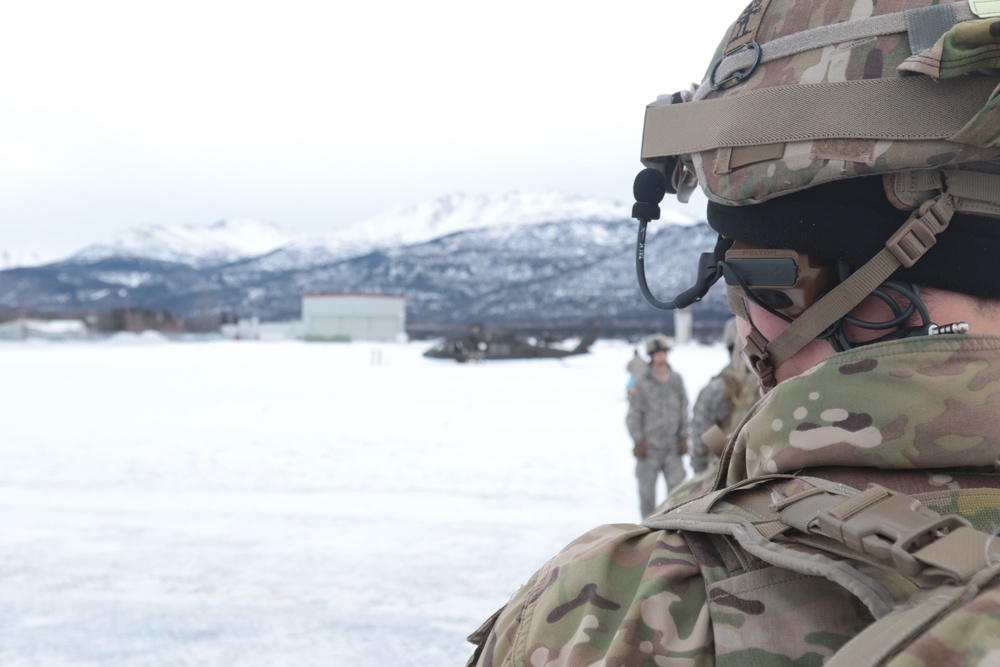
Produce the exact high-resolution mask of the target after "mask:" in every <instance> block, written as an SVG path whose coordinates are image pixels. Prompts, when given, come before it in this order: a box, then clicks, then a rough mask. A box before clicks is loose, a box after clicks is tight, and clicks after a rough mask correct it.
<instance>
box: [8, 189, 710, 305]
mask: <svg viewBox="0 0 1000 667" xmlns="http://www.w3.org/2000/svg"><path fill="white" fill-rule="evenodd" d="M628 213H630V209H628V208H626V207H625V206H624V205H621V204H617V203H614V202H606V201H601V200H594V199H588V198H576V199H575V200H570V199H567V198H565V197H562V196H560V195H556V194H550V195H545V196H525V195H517V196H512V195H498V196H491V197H486V196H484V197H467V196H464V195H463V196H455V195H451V196H448V197H444V198H439V199H438V200H435V202H431V203H429V204H426V205H424V206H417V207H410V208H409V209H401V210H397V211H393V212H390V213H388V214H386V216H382V217H381V218H375V219H374V220H376V222H371V221H369V222H367V223H362V224H360V225H357V226H354V227H355V228H353V229H347V230H338V232H331V233H330V234H328V235H323V236H322V237H319V238H318V239H317V237H304V236H302V235H295V234H293V233H288V232H286V231H284V230H281V229H280V228H279V227H277V226H276V225H274V224H273V223H267V222H260V221H247V220H242V221H240V222H238V223H234V222H228V221H220V222H219V223H216V225H214V226H213V227H212V228H209V235H208V236H204V237H197V234H196V233H192V232H191V231H190V229H188V230H186V231H185V230H184V229H183V228H182V233H179V232H177V230H176V229H175V230H166V231H165V230H164V229H163V228H160V229H159V230H156V231H157V233H158V234H159V235H157V234H151V235H149V236H143V235H142V234H139V233H136V234H133V235H132V236H129V237H126V239H125V240H123V241H122V242H120V243H119V244H118V245H117V246H115V245H114V244H105V245H103V246H100V245H99V246H91V247H88V248H87V249H84V250H82V251H80V252H78V253H75V254H74V255H72V256H71V257H69V258H67V259H65V260H63V261H62V262H56V263H52V264H48V265H44V266H38V267H20V268H16V269H9V270H6V271H0V310H2V311H8V312H10V311H18V312H23V311H31V312H90V311H97V310H110V309H115V308H137V307H138V308H145V309H153V310H158V309H169V310H170V311H171V312H172V313H175V314H178V315H180V316H181V317H184V318H198V317H200V318H208V319H212V318H214V319H216V320H218V319H220V318H223V317H225V318H228V317H251V316H255V317H259V318H260V319H262V320H267V319H290V318H297V317H299V308H300V300H301V295H302V294H304V293H316V292H369V293H392V294H404V295H405V296H406V298H407V318H408V321H410V322H415V323H434V322H436V323H461V322H471V321H495V322H504V321H521V322H524V321H534V322H539V323H546V322H548V323H556V322H559V323H568V322H571V321H581V320H589V321H594V320H597V319H605V320H619V321H625V320H628V321H632V320H637V321H650V320H655V319H657V318H660V319H662V318H664V317H669V316H668V315H666V314H664V313H661V312H659V311H655V310H654V309H652V307H650V306H648V305H647V304H646V303H645V302H644V301H643V299H642V297H641V296H640V295H639V293H638V289H637V287H636V282H635V275H634V264H633V261H634V260H633V257H634V245H635V231H636V223H635V221H634V220H631V219H630V218H629V217H627V214H628ZM664 213H665V214H667V215H665V216H664V217H665V218H666V220H664V221H657V222H655V223H654V224H653V225H651V226H650V227H651V228H650V230H649V232H648V233H647V246H648V250H647V258H648V272H649V280H650V284H651V285H653V286H654V291H655V292H657V293H658V294H659V293H662V295H663V296H665V297H667V298H669V297H671V296H672V295H673V294H676V293H678V292H680V291H682V290H683V289H685V288H686V287H688V286H690V285H691V284H692V282H693V280H694V271H695V266H696V260H697V257H698V255H699V254H700V253H701V252H706V251H709V250H711V247H712V246H713V245H714V239H715V233H714V232H712V231H711V230H710V229H709V228H708V226H707V224H705V223H704V222H698V221H696V220H695V219H694V218H690V217H687V216H684V215H682V214H679V213H676V212H672V211H669V210H668V211H664ZM379 219H382V222H381V223H379V222H378V220H379ZM234 229H240V230H242V233H243V236H244V237H245V238H241V239H240V240H239V243H240V244H242V245H238V244H235V243H230V244H228V245H227V243H225V242H224V241H225V240H226V239H231V238H233V230H234ZM164 234H168V235H169V234H173V236H172V237H171V238H172V239H173V240H175V241H176V242H173V241H168V240H164V238H165V237H164V236H163V235H164ZM205 238H208V239H211V242H202V241H203V239H205ZM177 239H180V240H177ZM220 239H221V240H220ZM143 243H151V244H152V251H150V252H144V251H143V250H142V247H143V245H142V244H143ZM262 249H263V250H265V252H263V253H261V254H254V253H255V252H257V251H259V250H262ZM705 301H706V302H705V303H704V304H698V305H696V308H701V309H703V310H705V312H706V313H708V312H711V313H714V312H715V311H716V310H719V309H720V307H721V308H722V309H724V308H725V304H724V298H722V299H720V298H719V297H718V295H717V291H716V292H715V293H710V295H709V297H707V298H706V300H705ZM720 312H721V311H720ZM713 317H714V315H713Z"/></svg>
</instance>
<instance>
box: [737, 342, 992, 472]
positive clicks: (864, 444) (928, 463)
mask: <svg viewBox="0 0 1000 667" xmlns="http://www.w3.org/2000/svg"><path fill="white" fill-rule="evenodd" d="M727 454H729V453H728V452H727ZM730 456H731V459H730V463H729V472H728V480H727V481H728V483H730V484H732V483H734V482H736V481H739V480H741V479H745V478H747V477H754V476H759V475H765V474H769V473H790V472H794V471H797V470H800V469H802V468H815V467H822V466H852V467H866V468H880V469H907V470H913V469H928V468H959V467H977V468H979V467H989V468H993V467H994V466H995V465H996V464H997V460H998V458H1000V336H933V337H931V336H927V337H921V338H913V339H907V340H899V341H891V342H887V343H879V344H875V345H870V346H866V347H861V348H858V349H855V350H851V351H848V352H843V353H840V354H835V355H833V356H831V357H828V358H827V359H825V360H824V361H822V362H820V363H819V364H817V365H816V366H814V367H813V368H811V369H810V370H808V371H806V372H805V373H804V374H802V375H800V376H798V377H795V378H792V379H789V380H786V381H784V382H782V383H781V384H780V385H778V386H777V387H776V388H775V389H774V390H773V391H771V392H770V393H769V394H768V395H767V396H765V397H764V398H763V399H761V401H760V402H759V403H758V404H757V406H756V407H755V409H754V410H753V411H752V412H751V415H750V416H749V417H748V418H747V419H746V420H745V421H744V423H743V427H742V428H741V430H740V432H739V434H738V435H737V437H736V441H735V443H733V444H732V452H731V454H730Z"/></svg>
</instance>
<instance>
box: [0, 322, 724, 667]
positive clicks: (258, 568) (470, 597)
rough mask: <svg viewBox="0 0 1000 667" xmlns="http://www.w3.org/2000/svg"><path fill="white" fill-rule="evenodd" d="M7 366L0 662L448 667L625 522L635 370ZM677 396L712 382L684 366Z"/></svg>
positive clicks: (251, 361)
mask: <svg viewBox="0 0 1000 667" xmlns="http://www.w3.org/2000/svg"><path fill="white" fill-rule="evenodd" d="M428 345H429V344H428V343H410V344H399V345H380V344H365V343H354V344H350V345H337V344H306V343H295V342H287V343H285V342H275V343H253V342H245V341H244V342H198V343H195V342H188V343H167V342H162V341H158V340H156V339H155V338H153V339H147V338H134V339H127V338H126V339H117V340H112V341H105V342H101V343H36V344H32V343H8V344H0V369H2V376H0V377H2V382H0V411H2V412H0V414H2V415H3V421H2V427H0V428H2V437H0V665H4V667H27V666H29V665H30V666H36V665H37V666H42V667H59V666H62V665H73V666H82V665H94V666H98V665H99V666H101V667H119V666H121V667H124V666H128V667H139V666H150V667H167V666H170V667H173V666H177V665H198V666H203V665H240V666H241V667H254V666H258V665H259V666H262V667H263V666H267V667H273V666H282V665H289V666H291V665H294V666H295V667H308V666H312V665H324V666H331V665H333V666H344V667H346V666H348V665H351V666H353V665H406V666H409V665H417V666H427V667H431V666H433V667H439V666H442V665H463V664H464V663H465V660H466V658H467V657H468V655H469V653H470V650H471V646H469V645H468V644H466V643H465V639H464V638H465V636H466V635H467V634H469V633H470V632H472V631H473V630H474V629H475V628H476V627H477V626H478V625H479V624H480V623H481V622H482V621H483V620H484V619H485V618H486V617H487V616H489V615H490V614H491V613H492V612H493V611H494V610H495V609H496V608H498V607H499V606H500V605H502V604H503V603H504V602H505V601H506V600H507V599H508V598H509V596H510V595H511V594H512V593H513V592H514V591H515V590H516V588H517V587H518V586H519V585H520V584H521V583H522V582H523V581H524V580H525V579H526V578H527V577H528V576H529V575H530V574H531V572H533V571H534V570H535V569H536V568H537V567H538V566H539V565H540V564H541V563H542V562H543V561H545V560H546V559H547V558H548V557H550V556H551V555H552V554H554V553H555V551H556V550H558V549H559V548H560V547H562V546H563V545H564V544H565V543H566V542H568V541H569V540H571V539H573V538H574V537H576V536H577V535H578V534H580V533H582V532H584V531H586V530H588V529H589V528H591V527H593V526H594V525H597V524H599V523H607V522H622V521H635V520H637V519H638V513H639V512H638V499H637V497H636V491H635V481H634V477H633V475H632V458H631V453H630V450H631V443H630V442H629V439H628V437H627V435H626V432H625V428H624V415H625V409H626V403H625V400H624V390H625V383H626V381H627V373H626V371H625V364H626V363H627V362H628V360H629V359H630V358H631V356H632V347H631V346H629V345H628V344H627V343H624V342H610V341H602V342H599V343H598V344H597V345H596V346H595V348H594V351H593V353H592V354H590V355H585V356H581V357H573V358H570V359H567V360H565V361H553V360H536V361H510V362H495V363H484V364H479V365H472V364H469V365H460V364H456V363H453V362H449V361H436V360H430V359H425V358H423V357H422V356H421V352H422V351H423V350H424V349H426V348H427V347H428ZM670 360H671V363H672V365H673V366H674V367H675V368H676V369H678V370H679V372H680V373H681V374H682V375H683V376H684V378H685V381H686V385H687V390H688V393H689V395H690V396H691V397H692V398H693V397H694V396H695V395H697V392H698V390H699V389H700V388H701V386H703V384H704V383H705V382H706V381H707V380H708V378H710V377H711V376H712V375H713V374H715V373H716V372H717V371H718V370H719V369H720V368H721V367H722V365H723V364H724V363H725V361H726V354H725V351H724V349H723V348H722V347H721V346H714V347H705V346H698V345H693V344H692V345H688V346H681V347H679V348H677V349H675V350H674V352H672V353H671V358H670Z"/></svg>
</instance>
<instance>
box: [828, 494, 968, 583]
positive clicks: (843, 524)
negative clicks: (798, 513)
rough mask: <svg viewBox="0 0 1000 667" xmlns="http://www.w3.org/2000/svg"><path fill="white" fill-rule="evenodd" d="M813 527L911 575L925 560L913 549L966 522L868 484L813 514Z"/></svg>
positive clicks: (940, 536) (923, 564) (919, 547)
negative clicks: (918, 557)
mask: <svg viewBox="0 0 1000 667" xmlns="http://www.w3.org/2000/svg"><path fill="white" fill-rule="evenodd" d="M816 521H817V524H818V525H817V528H818V532H820V533H821V534H823V535H825V536H827V537H831V538H833V539H835V540H837V541H839V542H841V543H843V544H846V545H847V546H848V547H850V548H851V549H854V550H856V551H859V552H861V553H865V554H868V555H869V556H872V557H874V558H877V559H879V560H883V561H891V562H892V563H893V564H894V565H895V566H896V568H897V569H898V570H899V571H900V572H902V573H903V574H905V575H908V576H916V575H919V574H920V573H921V572H923V570H924V569H926V567H927V565H926V563H924V562H922V561H921V560H918V559H917V558H915V557H914V555H913V554H914V552H916V551H918V550H920V549H922V548H924V547H926V546H927V545H929V544H931V543H932V542H934V541H936V540H938V539H940V538H942V537H945V536H946V535H947V534H948V533H949V532H951V531H953V530H955V529H958V528H962V527H968V526H970V525H971V524H970V523H969V522H968V521H967V520H966V519H965V518H963V517H961V516H958V515H955V514H950V515H947V516H942V515H940V514H938V513H937V512H934V511H933V510H930V509H928V508H926V507H924V506H923V505H922V504H921V503H920V501H918V500H916V499H915V498H911V497H909V496H906V495H903V494H899V493H896V492H894V491H889V490H888V489H886V488H884V487H881V486H878V485H874V484H873V485H871V486H870V487H869V488H868V489H867V490H866V491H864V492H862V493H860V494H858V495H857V496H855V497H853V498H850V499H848V500H847V501H845V502H843V503H840V504H839V505H837V506H835V507H833V508H831V509H829V510H827V511H824V512H819V513H818V514H817V515H816Z"/></svg>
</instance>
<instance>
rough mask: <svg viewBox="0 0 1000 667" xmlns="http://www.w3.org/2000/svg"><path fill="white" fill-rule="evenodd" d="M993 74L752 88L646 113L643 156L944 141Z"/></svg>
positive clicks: (988, 89)
mask: <svg viewBox="0 0 1000 667" xmlns="http://www.w3.org/2000/svg"><path fill="white" fill-rule="evenodd" d="M998 82H1000V80H998V78H997V77H996V76H968V77H961V78H958V79H950V80H945V81H938V82H935V81H932V80H930V79H928V78H926V77H905V78H888V79H861V80H856V81H842V82H834V83H814V84H805V85H787V86H774V87H771V88H763V89H760V90H751V91H748V92H745V93H742V94H740V95H732V96H729V97H722V98H717V99H710V100H701V101H694V102H686V103H678V104H666V105H657V103H655V102H654V103H653V104H651V105H649V106H648V107H646V123H645V128H644V130H643V137H642V158H643V159H653V158H663V157H666V156H672V155H682V154H685V153H697V152H700V151H704V150H712V149H716V148H723V147H727V146H754V145H761V144H775V143H786V142H792V141H807V140H811V139H900V140H922V139H947V138H948V137H950V136H951V135H953V134H955V133H956V132H958V131H959V130H961V129H962V127H963V126H964V125H965V124H966V123H967V122H968V120H969V119H970V118H972V117H973V116H975V115H976V114H977V113H978V112H979V111H980V110H981V109H982V107H983V106H984V105H985V103H986V101H987V100H988V99H989V98H990V93H992V92H993V89H994V88H995V87H996V86H997V83H998Z"/></svg>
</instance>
